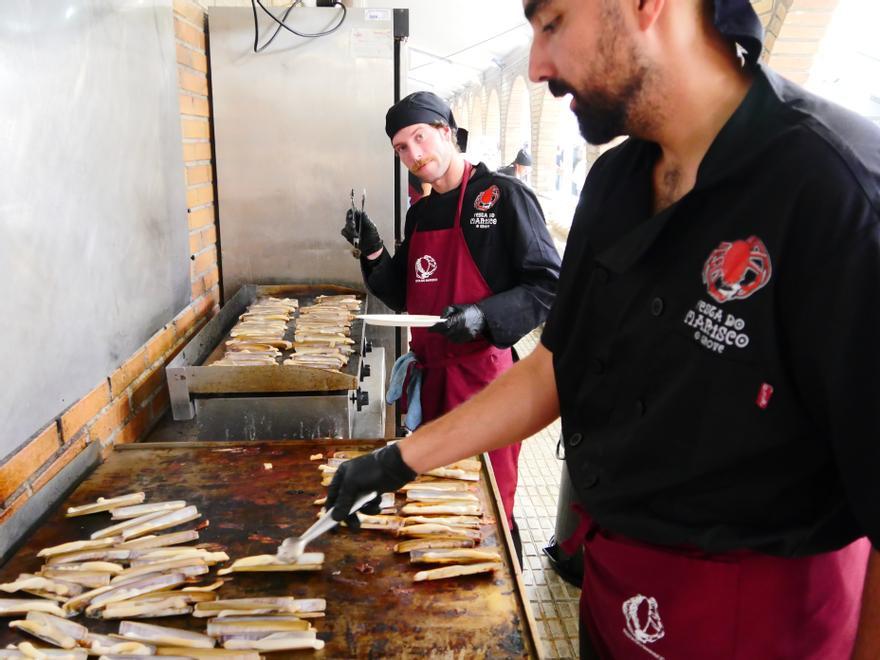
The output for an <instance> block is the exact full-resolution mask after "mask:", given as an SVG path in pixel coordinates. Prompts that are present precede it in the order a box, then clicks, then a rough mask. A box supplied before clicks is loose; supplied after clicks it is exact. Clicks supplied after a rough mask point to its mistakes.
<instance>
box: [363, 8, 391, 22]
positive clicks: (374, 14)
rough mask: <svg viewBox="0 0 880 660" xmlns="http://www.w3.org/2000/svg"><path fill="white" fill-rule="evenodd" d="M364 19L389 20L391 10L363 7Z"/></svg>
mask: <svg viewBox="0 0 880 660" xmlns="http://www.w3.org/2000/svg"><path fill="white" fill-rule="evenodd" d="M364 20H365V21H390V20H391V10H390V9H365V10H364Z"/></svg>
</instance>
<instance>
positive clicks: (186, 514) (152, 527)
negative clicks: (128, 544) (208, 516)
mask: <svg viewBox="0 0 880 660" xmlns="http://www.w3.org/2000/svg"><path fill="white" fill-rule="evenodd" d="M201 516H202V514H201V513H199V510H198V509H196V507H194V506H187V507H184V508H183V509H178V510H177V511H171V512H170V513H165V514H162V515H160V516H159V517H158V518H151V519H150V520H147V521H145V522H143V523H141V524H140V525H136V526H134V527H129V528H127V529H124V530H122V538H124V539H125V540H128V539H131V538H135V537H137V536H141V535H143V534H147V533H148V532H158V531H161V530H163V529H168V528H169V527H176V526H177V525H182V524H183V523H187V522H190V521H191V520H195V519H196V518H201ZM135 520H138V518H135Z"/></svg>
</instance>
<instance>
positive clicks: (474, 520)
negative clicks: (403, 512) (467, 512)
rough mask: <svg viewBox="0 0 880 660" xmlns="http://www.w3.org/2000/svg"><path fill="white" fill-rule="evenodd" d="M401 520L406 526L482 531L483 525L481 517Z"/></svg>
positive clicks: (414, 517)
mask: <svg viewBox="0 0 880 660" xmlns="http://www.w3.org/2000/svg"><path fill="white" fill-rule="evenodd" d="M401 520H403V524H404V525H420V524H422V523H427V524H434V523H436V524H438V525H446V526H448V527H467V528H468V529H480V526H481V525H482V522H481V520H480V518H479V516H406V517H404V518H402V519H401Z"/></svg>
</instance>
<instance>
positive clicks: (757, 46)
mask: <svg viewBox="0 0 880 660" xmlns="http://www.w3.org/2000/svg"><path fill="white" fill-rule="evenodd" d="M714 23H715V27H717V28H718V31H719V32H721V34H723V35H724V36H725V37H727V38H728V39H730V40H731V41H734V42H735V43H737V44H739V45H740V46H741V47H742V49H743V50H744V51H745V54H744V55H743V56H744V57H745V61H746V62H747V63H748V64H750V65H754V64H755V63H756V62H757V61H758V58H759V57H760V56H761V49H762V47H763V42H764V27H763V26H762V25H761V19H760V18H758V15H757V14H756V13H755V10H754V8H753V7H752V3H751V2H749V0H715V16H714Z"/></svg>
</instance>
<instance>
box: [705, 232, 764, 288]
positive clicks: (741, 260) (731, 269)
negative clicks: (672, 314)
mask: <svg viewBox="0 0 880 660" xmlns="http://www.w3.org/2000/svg"><path fill="white" fill-rule="evenodd" d="M772 272H773V268H772V266H771V264H770V253H769V252H767V248H766V247H764V243H763V241H761V239H760V238H758V237H757V236H749V237H748V238H747V239H745V240H744V241H742V240H740V241H733V242H732V243H731V242H728V241H723V242H722V243H721V244H720V245H719V246H718V247H717V248H715V249H714V250H713V251H712V254H710V255H709V258H708V259H706V264H705V266H703V283H704V284H705V285H706V290H707V291H708V292H709V295H710V296H712V297H713V298H714V299H715V300H717V301H718V302H720V303H723V302H727V301H728V300H738V299H742V298H748V297H749V296H750V295H752V294H753V293H754V292H755V291H757V290H758V289H760V288H762V287H763V286H764V285H765V284H767V282H769V281H770V275H771V274H772Z"/></svg>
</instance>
